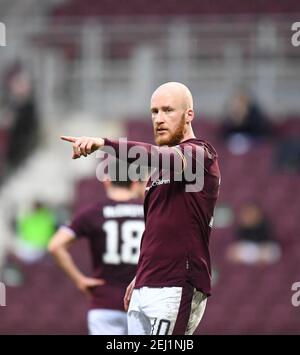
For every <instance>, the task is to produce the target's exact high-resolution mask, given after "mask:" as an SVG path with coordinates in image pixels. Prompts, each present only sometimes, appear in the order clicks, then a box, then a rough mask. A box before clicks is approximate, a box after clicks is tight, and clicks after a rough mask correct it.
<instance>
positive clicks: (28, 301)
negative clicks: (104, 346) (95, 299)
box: [0, 0, 300, 334]
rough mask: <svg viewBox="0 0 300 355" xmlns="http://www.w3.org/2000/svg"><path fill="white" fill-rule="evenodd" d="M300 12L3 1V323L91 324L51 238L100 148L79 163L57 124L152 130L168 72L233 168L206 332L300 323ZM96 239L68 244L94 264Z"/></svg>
mask: <svg viewBox="0 0 300 355" xmlns="http://www.w3.org/2000/svg"><path fill="white" fill-rule="evenodd" d="M297 21H300V3H299V2H298V1H296V0H287V1H276V2H274V1H271V0H265V1H251V2H245V1H238V0H220V1H208V0H203V1H199V0H198V1H197V0H188V1H175V0H161V1H158V2H156V1H152V2H149V1H146V0H127V1H123V0H45V1H38V0H22V1H16V0H0V22H3V23H4V24H5V25H6V42H7V46H6V47H0V281H2V282H3V283H4V284H5V285H6V291H7V294H6V307H0V333H1V334H87V329H86V320H85V312H86V310H87V304H86V301H85V299H84V297H83V296H82V295H81V294H80V293H79V292H78V291H77V289H75V287H74V286H73V284H72V283H71V282H70V281H69V280H68V279H67V277H66V276H64V275H63V274H62V272H61V271H60V270H59V269H58V267H57V266H56V265H55V264H54V262H53V260H52V259H51V257H50V256H49V255H48V254H47V253H46V246H47V244H48V241H49V239H50V238H51V235H52V234H53V233H54V231H55V230H56V228H57V227H58V226H59V225H60V224H62V223H64V222H66V221H67V220H68V219H69V218H70V217H71V216H72V214H73V212H74V211H76V209H77V208H78V206H79V205H82V204H85V203H89V202H91V201H95V200H97V199H99V198H101V196H102V195H103V187H102V185H101V184H100V183H99V182H98V181H97V180H96V176H95V172H96V166H97V160H96V158H95V157H90V158H89V159H83V160H80V161H72V159H71V148H70V146H68V144H66V143H63V142H61V141H60V140H59V136H60V135H61V134H65V135H86V136H89V135H91V136H95V135H97V136H102V137H103V136H107V137H128V139H132V140H138V141H146V142H150V143H152V142H153V140H152V127H151V120H150V110H149V102H150V96H151V93H152V91H153V90H154V89H155V88H156V87H157V86H159V85H160V84H162V83H164V82H166V81H180V82H183V83H184V84H186V85H187V86H188V87H189V88H190V89H191V91H192V93H193V96H194V103H195V111H196V119H195V121H194V127H195V133H196V135H197V137H199V138H203V139H206V140H208V141H209V142H211V143H212V144H213V145H214V146H215V148H216V149H217V151H218V153H219V162H220V168H221V173H222V184H221V192H220V199H219V203H218V206H217V209H216V214H215V224H214V229H213V232H212V235H211V250H212V261H213V285H214V286H213V296H212V297H211V298H210V299H209V302H208V306H207V310H206V313H205V315H204V318H203V321H202V322H201V324H200V326H199V328H198V330H197V334H299V333H300V307H295V306H293V305H292V301H291V298H292V295H293V292H294V291H292V285H293V284H294V283H295V282H297V281H300V266H299V260H300V228H299V221H298V218H299V216H300V193H299V182H300V179H299V176H300V175H299V174H300V70H299V68H300V47H297V46H293V44H292V41H291V38H292V36H293V35H294V34H295V33H296V32H295V31H292V29H291V27H292V24H293V23H295V22H297ZM298 37H299V36H298ZM84 243H85V242H84V241H82V242H80V243H79V245H77V246H76V247H75V248H74V249H73V251H72V252H73V255H74V257H75V260H76V261H77V262H78V264H79V265H80V266H81V268H82V269H83V270H85V271H86V272H87V273H88V272H89V269H90V261H89V259H88V257H87V252H86V253H84V252H82V250H86V251H88V250H87V249H86V246H85V245H84Z"/></svg>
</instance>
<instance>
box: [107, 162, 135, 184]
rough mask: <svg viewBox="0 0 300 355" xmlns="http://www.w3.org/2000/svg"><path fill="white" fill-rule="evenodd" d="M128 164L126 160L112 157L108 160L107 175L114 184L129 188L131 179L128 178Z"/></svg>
mask: <svg viewBox="0 0 300 355" xmlns="http://www.w3.org/2000/svg"><path fill="white" fill-rule="evenodd" d="M128 170H129V166H128V163H127V162H126V161H122V160H119V159H116V158H113V159H111V160H110V162H109V169H108V175H109V177H110V179H111V183H112V185H114V186H118V187H123V188H127V189H129V188H130V186H131V185H132V183H133V181H132V180H131V179H130V178H129V173H128Z"/></svg>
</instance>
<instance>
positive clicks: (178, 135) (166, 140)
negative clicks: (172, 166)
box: [154, 113, 186, 146]
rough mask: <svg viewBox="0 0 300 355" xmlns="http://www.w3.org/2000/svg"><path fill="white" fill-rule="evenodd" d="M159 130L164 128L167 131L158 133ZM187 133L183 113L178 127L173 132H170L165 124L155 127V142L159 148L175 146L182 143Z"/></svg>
mask: <svg viewBox="0 0 300 355" xmlns="http://www.w3.org/2000/svg"><path fill="white" fill-rule="evenodd" d="M159 128H163V129H165V130H163V131H157V129H159ZM185 132H186V128H185V114H184V113H183V114H182V116H181V120H180V121H179V122H178V124H177V126H175V128H173V129H172V130H170V128H169V127H165V126H164V125H163V124H162V125H159V126H158V125H157V126H155V127H154V137H155V142H156V144H157V145H159V146H162V145H168V146H174V145H177V144H179V143H180V142H181V141H182V139H183V137H184V135H185Z"/></svg>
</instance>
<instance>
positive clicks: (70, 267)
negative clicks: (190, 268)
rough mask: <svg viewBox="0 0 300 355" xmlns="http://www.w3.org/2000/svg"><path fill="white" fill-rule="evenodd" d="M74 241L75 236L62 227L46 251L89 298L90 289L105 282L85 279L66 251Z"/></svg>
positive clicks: (89, 278)
mask: <svg viewBox="0 0 300 355" xmlns="http://www.w3.org/2000/svg"><path fill="white" fill-rule="evenodd" d="M74 240H75V235H74V234H73V233H72V232H71V231H69V230H68V229H67V228H64V227H62V228H60V229H59V230H58V231H57V232H56V234H55V235H54V236H53V238H52V239H51V241H50V243H49V245H48V251H49V252H50V253H51V254H52V255H53V257H54V258H55V259H56V262H57V263H58V265H59V266H60V267H61V269H62V270H63V271H64V272H65V273H66V274H67V275H68V276H69V277H70V279H71V280H72V281H73V282H74V283H75V285H76V287H77V288H78V289H79V290H80V291H81V292H83V293H84V294H86V295H87V296H89V295H90V289H91V287H95V286H99V285H103V284H104V283H105V281H104V280H101V279H95V278H91V277H87V276H85V275H84V274H83V273H82V272H81V271H80V270H79V269H78V267H77V266H76V265H75V263H74V261H73V259H72V256H71V254H70V253H69V251H68V247H69V245H70V244H71V243H73V242H74Z"/></svg>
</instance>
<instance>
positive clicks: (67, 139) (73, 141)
mask: <svg viewBox="0 0 300 355" xmlns="http://www.w3.org/2000/svg"><path fill="white" fill-rule="evenodd" d="M60 139H62V140H63V141H67V142H71V143H75V142H76V140H77V138H76V137H70V136H61V137H60Z"/></svg>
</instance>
